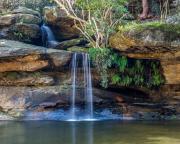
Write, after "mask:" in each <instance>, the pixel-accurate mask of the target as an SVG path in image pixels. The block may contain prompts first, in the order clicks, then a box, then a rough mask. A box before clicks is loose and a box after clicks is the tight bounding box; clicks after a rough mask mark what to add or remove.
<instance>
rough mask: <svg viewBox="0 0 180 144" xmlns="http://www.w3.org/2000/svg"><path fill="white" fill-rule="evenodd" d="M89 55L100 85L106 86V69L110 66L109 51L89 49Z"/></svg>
mask: <svg viewBox="0 0 180 144" xmlns="http://www.w3.org/2000/svg"><path fill="white" fill-rule="evenodd" d="M89 54H90V56H91V58H92V60H93V61H94V62H95V63H94V64H95V66H96V68H97V70H98V72H99V73H100V76H101V85H102V86H103V87H105V88H106V87H107V86H108V68H110V67H111V65H112V55H111V50H110V49H107V48H91V49H89Z"/></svg>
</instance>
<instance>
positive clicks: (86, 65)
mask: <svg viewBox="0 0 180 144" xmlns="http://www.w3.org/2000/svg"><path fill="white" fill-rule="evenodd" d="M83 69H84V82H85V88H84V90H85V91H84V93H85V96H86V113H87V118H89V119H93V94H92V79H91V67H90V58H89V55H88V54H83Z"/></svg>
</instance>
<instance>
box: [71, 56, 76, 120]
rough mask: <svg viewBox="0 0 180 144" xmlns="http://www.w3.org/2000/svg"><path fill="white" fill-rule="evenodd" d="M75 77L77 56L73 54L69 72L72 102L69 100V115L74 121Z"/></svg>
mask: <svg viewBox="0 0 180 144" xmlns="http://www.w3.org/2000/svg"><path fill="white" fill-rule="evenodd" d="M76 76H77V54H76V53H74V54H73V59H72V72H71V78H73V79H72V100H71V115H72V119H73V120H75V119H76V114H75V104H76V103H75V99H76Z"/></svg>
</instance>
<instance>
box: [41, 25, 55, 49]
mask: <svg viewBox="0 0 180 144" xmlns="http://www.w3.org/2000/svg"><path fill="white" fill-rule="evenodd" d="M41 33H42V44H43V46H44V47H47V48H50V47H52V48H53V47H55V46H56V45H57V44H58V42H57V41H56V39H55V36H54V34H53V32H52V30H51V29H50V27H48V26H47V25H45V24H43V25H42V26H41Z"/></svg>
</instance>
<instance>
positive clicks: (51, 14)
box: [44, 7, 80, 41]
mask: <svg viewBox="0 0 180 144" xmlns="http://www.w3.org/2000/svg"><path fill="white" fill-rule="evenodd" d="M44 19H45V21H46V23H47V24H48V25H49V26H50V27H51V29H52V31H53V33H54V34H55V35H56V38H57V39H58V40H59V41H62V40H68V39H72V38H77V37H79V36H80V32H79V30H78V29H77V28H76V26H75V24H74V20H73V19H71V18H69V17H68V16H67V15H66V14H65V12H64V10H62V9H60V8H58V7H45V8H44Z"/></svg>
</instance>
